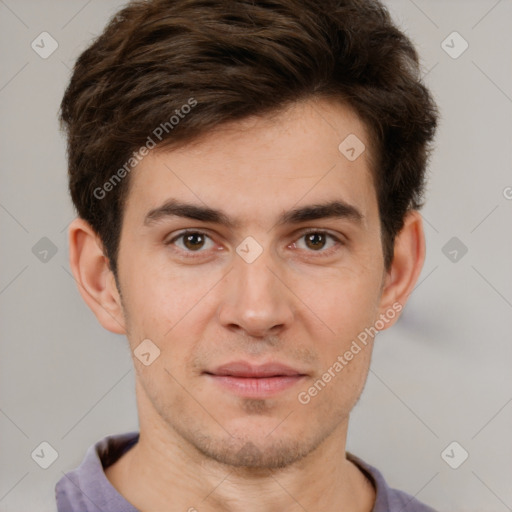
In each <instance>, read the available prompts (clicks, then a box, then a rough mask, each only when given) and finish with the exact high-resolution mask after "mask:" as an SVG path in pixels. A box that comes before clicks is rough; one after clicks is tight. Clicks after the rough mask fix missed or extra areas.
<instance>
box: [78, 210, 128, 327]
mask: <svg viewBox="0 0 512 512" xmlns="http://www.w3.org/2000/svg"><path fill="white" fill-rule="evenodd" d="M68 233H69V263H70V266H71V271H72V272H73V276H74V277H75V281H76V283H77V285H78V290H79V291H80V295H81V296H82V298H83V299H84V301H85V302H86V303H87V305H88V306H89V307H90V308H91V310H92V312H93V313H94V314H95V315H96V318H97V319H98V321H99V322H100V324H101V325H102V326H103V327H104V328H105V329H107V330H109V331H111V332H114V333H116V334H125V333H126V330H125V321H124V315H123V309H122V305H121V300H120V297H119V292H118V290H117V287H116V284H115V279H114V277H113V274H112V271H111V270H110V268H109V265H108V259H107V258H106V256H105V255H104V253H103V246H102V244H101V241H100V239H99V237H98V235H97V234H96V232H95V231H94V230H93V229H92V228H91V226H90V224H89V223H88V222H86V221H85V220H83V219H81V218H77V219H75V220H74V221H73V222H72V223H71V224H70V226H69V231H68Z"/></svg>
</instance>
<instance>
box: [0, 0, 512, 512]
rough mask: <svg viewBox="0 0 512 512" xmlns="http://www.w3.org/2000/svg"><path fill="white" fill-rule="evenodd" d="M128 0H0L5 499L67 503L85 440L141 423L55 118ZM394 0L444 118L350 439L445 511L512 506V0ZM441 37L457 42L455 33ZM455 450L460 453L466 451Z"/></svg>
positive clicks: (126, 357) (39, 504) (0, 383)
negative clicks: (74, 233) (82, 262)
mask: <svg viewBox="0 0 512 512" xmlns="http://www.w3.org/2000/svg"><path fill="white" fill-rule="evenodd" d="M120 5H121V2H118V1H99V0H89V1H88V2H87V1H84V0H80V1H78V0H73V1H70V0H67V1H55V0H54V1H49V0H44V1H41V0H37V1H36V0H32V1H28V0H20V1H15V0H0V52H1V76H0V112H1V125H0V130H1V133H0V150H1V153H0V154H1V156H2V158H1V159H0V169H1V183H2V186H1V188H0V223H1V230H2V231H1V232H2V243H1V245H0V257H1V262H2V263H1V274H0V308H1V323H0V328H1V358H0V433H1V437H0V449H1V467H0V510H2V511H5V512H20V511H26V510H34V511H51V510H55V503H54V485H55V483H56V482H57V480H58V479H59V478H60V477H61V476H62V474H63V472H66V471H68V470H70V469H72V468H73V467H76V466H77V465H78V464H79V463H80V462H81V460H82V458H83V456H84V454H85V451H86V449H87V448H88V447H89V446H90V445H91V444H93V443H95V442H96V441H98V440H99V439H100V438H102V437H104V436H105V435H108V434H114V433H121V432H126V431H129V430H132V429H133V430H136V429H137V428H138V424H137V416H136V404H135V396H134V374H133V370H132V369H131V367H132V363H131V359H130V354H129V351H128V349H127V342H126V340H125V339H124V337H122V336H117V335H114V334H111V333H109V332H106V331H104V330H103V329H102V328H101V327H100V326H99V324H98V323H97V322H96V320H95V318H94V317H93V315H92V313H91V312H90V311H89V310H88V308H87V307H86V305H85V304H84V303H83V302H82V300H81V298H80V296H79V294H78V291H77V289H76V286H75V283H74V281H73V279H72V277H71V275H70V272H69V264H68V258H67V250H68V244H67V232H66V228H67V225H68V224H69V222H70V221H71V220H72V219H73V217H74V213H73V209H72V206H71V202H70V200H69V198H68V195H67V189H66V186H67V185H66V161H65V146H64V140H63V138H62V135H61V134H60V133H59V131H58V125H57V110H58V105H59V102H60V99H61V97H62V94H63V91H64V88H65V86H66V83H67V80H68V78H69V74H70V68H71V67H72V65H73V62H74V60H75V59H76V57H77V56H78V55H79V53H80V52H81V51H82V50H83V49H85V47H86V46H87V44H88V43H89V41H90V40H91V38H92V37H93V36H94V35H96V34H98V33H99V32H100V31H101V30H102V28H103V27H104V25H105V23H106V21H107V19H108V18H109V17H110V16H111V15H112V14H113V13H114V12H115V11H116V10H117V8H118V7H119V6H120ZM387 5H388V6H389V8H390V10H391V12H392V14H393V16H394V18H395V19H396V20H397V22H398V23H399V25H400V26H401V27H402V28H403V29H404V30H405V31H406V32H407V33H408V34H409V35H410V36H411V37H412V38H413V40H414V41H415V42H416V44H417V46H418V49H419V52H420V54H421V57H422V63H423V69H424V72H425V81H426V83H427V84H428V85H429V86H430V87H431V89H432V91H433V92H434V94H435V97H436V99H437V101H438V103H439V105H440V108H441V111H442V122H441V126H440V129H439V132H438V137H437V147H436V151H435V154H434V157H433V159H432V162H431V178H430V184H429V197H428V202H427V206H426V207H425V209H424V210H423V214H424V218H425V226H426V227H425V229H426V237H427V254H428V255H427V260H426V263H425V267H424V270H423V273H422V276H421V278H420V280H419V284H418V286H417V287H416V289H415V291H414V292H413V294H412V296H411V299H410V302H409V304H408V305H407V307H406V310H405V312H404V315H403V317H402V319H401V320H400V322H399V323H398V324H397V326H395V328H393V329H391V330H390V331H385V332H383V333H382V334H381V335H380V336H379V338H378V341H377V345H376V349H375V352H374V357H373V363H372V371H371V373H370V375H369V379H368V383H367V386H366V390H365V392H364V394H363V397H362V398H361V400H360V402H359V403H358V405H357V406H356V408H355V410H354V413H353V418H352V423H351V428H350V433H349V443H348V449H349V450H350V451H352V452H353V453H355V454H357V455H359V456H360V457H362V458H363V459H365V460H367V461H368V462H369V463H371V464H373V465H375V466H377V467H378V468H379V469H380V470H381V471H382V472H383V473H384V475H385V477H386V478H387V480H388V482H389V483H390V484H391V485H392V486H396V487H399V488H402V489H404V490H406V491H407V492H409V493H411V494H413V495H417V497H418V498H419V499H420V500H422V501H425V502H427V503H429V504H431V505H432V506H434V507H436V508H438V509H439V510H440V511H464V512H472V511H486V512H492V511H496V512H502V511H503V512H504V511H506V510H512V485H511V481H512V438H511V424H512V403H511V402H512V386H511V384H512V376H511V373H512V372H511V362H512V361H511V360H512V357H511V356H512V343H511V334H510V333H511V327H512V325H511V324H512V322H511V320H512V270H511V268H512V265H511V263H512V236H511V235H512V231H511V227H512V226H511V224H512V223H511V219H512V200H511V198H512V188H507V187H512V172H511V162H512V160H511V147H512V144H511V143H512V138H511V136H512V133H511V132H512V127H511V118H512V117H511V115H512V59H511V50H512V30H511V27H512V2H511V1H510V0H501V1H496V0H478V1H476V0H474V1H468V0H464V1H463V0H460V1H454V0H452V1H440V0H439V1H437V0H435V1H427V0H415V1H412V0H392V1H388V2H387ZM43 31H47V32H49V33H50V34H51V35H52V37H53V38H55V40H56V41H57V42H58V45H59V46H58V49H57V50H56V51H55V52H54V53H53V54H52V55H51V56H50V57H48V58H47V59H43V58H41V57H40V56H39V55H38V54H36V52H35V51H34V50H33V49H32V48H31V42H32V41H33V40H34V39H36V38H37V36H38V35H39V34H40V33H41V32H43ZM453 31H457V32H458V33H460V34H461V36H462V37H463V38H464V39H465V40H466V41H467V42H468V43H469V48H468V49H467V51H465V52H464V53H463V54H462V55H460V56H459V57H458V58H456V59H454V58H452V57H450V56H449V55H448V54H447V53H446V51H445V50H444V49H443V47H442V42H443V41H444V40H445V39H446V37H447V36H448V35H449V34H451V33H452V32H453ZM446 44H448V45H449V46H452V47H453V48H452V49H451V50H450V51H451V52H452V53H453V52H457V51H459V50H460V49H461V48H462V46H461V41H460V40H458V39H456V38H455V39H453V37H452V38H451V39H450V38H449V39H448V40H447V43H445V45H446ZM43 237H47V238H48V239H49V240H50V241H51V242H52V244H54V246H55V247H54V250H55V249H56V250H57V252H56V254H55V255H52V252H51V250H49V248H48V242H47V241H43V242H39V241H40V240H41V239H42V238H43ZM453 237H456V238H457V240H455V241H452V242H451V243H452V244H455V245H453V246H452V245H448V246H447V247H446V244H447V243H448V242H449V240H450V239H452V238H453ZM38 242H39V244H42V245H38V246H36V249H35V250H34V252H35V253H36V254H34V252H33V247H34V246H35V245H36V244H37V243H38ZM45 244H46V245H45ZM462 244H463V245H464V246H465V247H467V249H468V252H467V253H466V254H465V255H462V253H463V251H462V249H463V246H462ZM443 248H444V252H443ZM44 250H49V252H48V253H46V254H45V253H44V252H41V251H44ZM453 250H456V251H457V253H456V254H455V253H453V252H452V253H451V254H450V251H453ZM445 253H446V255H445ZM455 256H456V257H457V259H456V261H452V260H453V259H454V257H455ZM45 257H46V260H45ZM43 441H46V442H48V443H50V445H52V446H53V447H54V448H55V450H56V451H57V452H58V458H57V460H56V461H55V462H54V463H53V464H52V465H51V466H50V467H49V468H48V469H42V468H41V467H39V465H38V464H36V462H35V461H34V460H33V459H32V457H31V453H32V452H33V451H34V450H35V449H36V448H37V447H38V446H39V445H40V443H41V442H43ZM452 441H457V442H458V443H459V444H460V445H461V446H462V447H463V449H464V450H466V451H467V452H468V453H469V457H468V459H467V460H466V461H465V462H464V463H463V464H462V465H461V466H460V467H459V468H458V469H452V468H451V467H449V466H448V464H447V463H446V462H445V461H444V460H443V459H442V457H441V453H442V452H443V451H444V449H445V448H446V447H447V446H448V445H449V444H450V443H451V442H452ZM448 453H449V455H450V459H451V461H452V463H453V462H457V461H458V460H460V456H461V453H462V452H461V448H458V447H457V448H456V449H455V450H454V451H453V452H451V451H450V450H448Z"/></svg>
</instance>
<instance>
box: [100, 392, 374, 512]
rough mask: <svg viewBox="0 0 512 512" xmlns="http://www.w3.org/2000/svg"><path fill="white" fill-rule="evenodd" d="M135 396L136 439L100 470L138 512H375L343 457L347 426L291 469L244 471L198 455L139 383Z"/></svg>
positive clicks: (370, 494) (370, 490)
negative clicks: (150, 399)
mask: <svg viewBox="0 0 512 512" xmlns="http://www.w3.org/2000/svg"><path fill="white" fill-rule="evenodd" d="M137 398H138V410H139V419H140V438H139V442H138V443H137V444H135V445H134V446H133V448H131V449H130V450H129V451H128V452H126V453H125V454H124V455H123V456H122V457H120V459H118V460H117V461H116V462H115V463H114V464H112V465H111V466H109V467H108V468H107V469H105V475H106V477H107V479H108V480H109V481H110V483H111V484H112V485H113V487H114V488H115V489H116V490H117V491H118V492H119V493H120V494H121V495H122V496H123V497H124V498H125V499H126V500H127V501H129V502H130V503H131V504H132V505H133V506H135V508H137V509H139V510H141V511H144V512H152V511H156V510H170V511H172V512H174V511H176V512H178V511H180V512H182V511H189V512H221V511H222V512H239V511H240V510H244V511H245V512H299V511H300V512H303V511H304V510H317V511H322V512H324V511H325V512H330V511H338V510H350V511H352V512H370V511H371V510H372V508H373V504H374V502H375V489H374V487H373V485H372V483H371V482H370V481H369V480H368V479H367V478H366V477H365V475H364V474H363V473H362V472H361V471H360V470H359V468H358V467H357V466H356V465H354V464H353V463H352V462H350V461H348V460H347V459H346V458H345V443H346V434H347V426H348V421H346V422H344V423H342V424H340V427H339V428H338V429H337V430H336V431H335V432H334V433H333V434H332V435H331V436H330V437H329V438H327V439H326V440H325V441H324V442H323V443H322V444H321V445H320V446H319V447H318V448H317V449H316V450H315V451H314V452H312V453H310V454H309V455H307V456H306V457H305V458H303V459H302V460H300V461H298V462H296V463H295V464H293V465H292V466H289V467H286V468H281V469H272V470H270V469H258V470H254V469H250V470H248V469H243V468H234V467H231V466H227V465H223V464H220V463H218V462H216V461H214V460H211V459H209V458H207V457H205V456H204V455H202V454H201V453H199V452H198V451H197V450H196V449H195V447H193V446H192V445H190V444H189V443H188V442H187V441H185V440H184V439H183V438H181V437H180V436H179V435H178V434H177V433H176V432H175V431H174V430H172V429H171V428H169V427H168V426H167V425H166V424H165V422H163V420H162V418H160V416H158V414H157V413H156V411H155V410H154V408H153V407H152V406H151V404H150V402H149V400H147V398H146V397H145V394H144V391H143V390H141V389H140V387H139V384H138V383H137ZM170 504H172V508H169V505H170Z"/></svg>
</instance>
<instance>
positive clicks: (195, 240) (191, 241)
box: [185, 233, 204, 249]
mask: <svg viewBox="0 0 512 512" xmlns="http://www.w3.org/2000/svg"><path fill="white" fill-rule="evenodd" d="M203 244H204V239H203V235H200V234H199V233H192V234H191V235H187V236H186V237H185V246H186V247H187V249H198V248H200V247H202V245H203Z"/></svg>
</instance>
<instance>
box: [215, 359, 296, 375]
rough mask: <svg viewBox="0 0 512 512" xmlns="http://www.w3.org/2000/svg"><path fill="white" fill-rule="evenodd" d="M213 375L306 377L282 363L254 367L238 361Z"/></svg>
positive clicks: (220, 367) (224, 366) (221, 368)
mask: <svg viewBox="0 0 512 512" xmlns="http://www.w3.org/2000/svg"><path fill="white" fill-rule="evenodd" d="M206 373H211V374H212V375H217V376H224V377H227V376H229V377H239V378H255V379H258V378H269V377H290V376H302V375H305V374H303V373H301V372H300V371H299V370H296V369H294V368H291V367H290V366H287V365H284V364H280V363H267V364H263V365H252V364H250V363H248V362H245V361H236V362H232V363H228V364H225V365H222V366H219V367H218V368H216V369H215V370H213V371H212V372H206Z"/></svg>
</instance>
